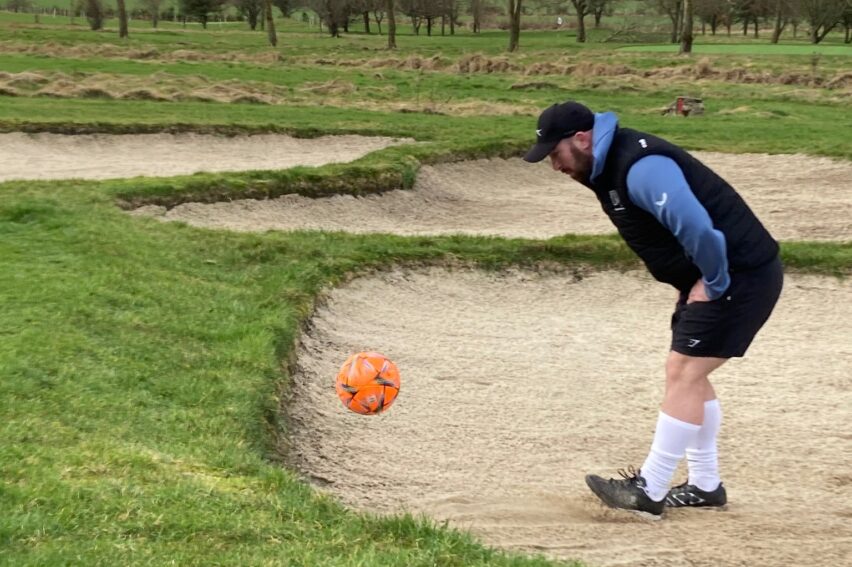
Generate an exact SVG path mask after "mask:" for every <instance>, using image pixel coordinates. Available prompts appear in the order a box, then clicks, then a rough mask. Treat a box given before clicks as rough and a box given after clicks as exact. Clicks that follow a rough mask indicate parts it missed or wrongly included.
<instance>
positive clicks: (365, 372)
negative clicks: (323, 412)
mask: <svg viewBox="0 0 852 567" xmlns="http://www.w3.org/2000/svg"><path fill="white" fill-rule="evenodd" d="M399 385H400V381H399V369H398V368H397V367H396V364H394V363H393V362H391V361H390V360H389V359H388V358H387V357H386V356H384V355H382V354H379V353H377V352H358V353H355V354H353V355H352V356H350V357H349V358H347V359H346V362H344V363H343V366H341V367H340V372H338V373H337V384H336V389H337V395H338V396H339V397H340V401H342V402H343V405H345V406H346V407H347V408H349V409H350V410H352V411H354V412H355V413H360V414H364V415H374V414H378V413H382V412H383V411H384V410H386V409H388V408H389V407H390V406H391V404H392V403H393V401H394V400H395V399H396V396H397V394H399Z"/></svg>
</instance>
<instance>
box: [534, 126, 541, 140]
mask: <svg viewBox="0 0 852 567" xmlns="http://www.w3.org/2000/svg"><path fill="white" fill-rule="evenodd" d="M535 135H536V136H538V137H539V138H541V128H539V129H537V130H536V131H535Z"/></svg>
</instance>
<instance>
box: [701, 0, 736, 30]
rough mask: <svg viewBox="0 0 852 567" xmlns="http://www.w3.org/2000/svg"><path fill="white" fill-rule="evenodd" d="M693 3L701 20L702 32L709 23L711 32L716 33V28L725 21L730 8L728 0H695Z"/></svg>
mask: <svg viewBox="0 0 852 567" xmlns="http://www.w3.org/2000/svg"><path fill="white" fill-rule="evenodd" d="M693 5H694V7H693V12H694V13H695V15H696V16H697V17H698V20H699V21H700V22H701V33H705V28H706V26H707V25H709V26H710V33H711V34H713V35H716V28H717V27H718V26H719V25H720V24H723V23H724V22H725V17H726V14H727V10H729V3H728V2H727V0H693Z"/></svg>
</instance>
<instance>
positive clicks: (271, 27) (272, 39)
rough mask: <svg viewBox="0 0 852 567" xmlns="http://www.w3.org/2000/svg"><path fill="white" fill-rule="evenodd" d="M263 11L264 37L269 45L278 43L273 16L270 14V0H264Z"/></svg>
mask: <svg viewBox="0 0 852 567" xmlns="http://www.w3.org/2000/svg"><path fill="white" fill-rule="evenodd" d="M263 5H264V12H265V15H266V37H267V39H269V45H271V46H272V47H275V46H276V45H278V36H277V35H276V34H275V18H274V17H273V16H272V0H264V3H263Z"/></svg>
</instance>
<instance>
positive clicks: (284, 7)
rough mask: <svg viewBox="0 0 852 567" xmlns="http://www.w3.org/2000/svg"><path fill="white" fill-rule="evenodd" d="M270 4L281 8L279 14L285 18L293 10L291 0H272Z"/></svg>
mask: <svg viewBox="0 0 852 567" xmlns="http://www.w3.org/2000/svg"><path fill="white" fill-rule="evenodd" d="M272 5H273V6H275V7H276V8H278V9H279V10H281V15H282V16H284V17H285V18H286V17H287V16H289V15H290V12H292V11H293V1H292V0H272Z"/></svg>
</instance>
